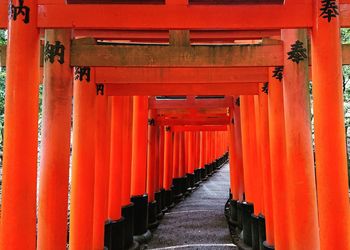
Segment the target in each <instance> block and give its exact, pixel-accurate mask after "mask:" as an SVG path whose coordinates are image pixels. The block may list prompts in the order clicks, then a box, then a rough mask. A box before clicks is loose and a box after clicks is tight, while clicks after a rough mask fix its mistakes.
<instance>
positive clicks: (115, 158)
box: [108, 96, 124, 221]
mask: <svg viewBox="0 0 350 250" xmlns="http://www.w3.org/2000/svg"><path fill="white" fill-rule="evenodd" d="M111 98H112V111H111V113H112V114H111V115H112V117H111V153H110V169H109V171H110V174H109V192H108V195H109V199H108V218H109V219H110V220H112V221H117V220H120V219H121V212H122V210H121V195H122V193H121V190H122V188H121V187H122V185H121V183H122V164H121V163H122V134H123V130H122V128H123V125H122V122H121V121H122V118H123V112H124V106H123V104H124V102H123V97H120V96H113V97H111Z"/></svg>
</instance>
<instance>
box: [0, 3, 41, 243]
mask: <svg viewBox="0 0 350 250" xmlns="http://www.w3.org/2000/svg"><path fill="white" fill-rule="evenodd" d="M12 3H13V4H14V5H15V6H18V5H19V1H12ZM37 4H38V3H37V1H36V0H34V1H30V2H29V1H28V2H26V6H27V7H28V8H30V9H31V11H30V13H29V12H26V14H28V18H29V20H28V23H24V21H23V20H24V16H22V15H20V16H19V17H18V18H17V20H13V18H10V20H9V33H8V35H9V45H8V47H7V62H6V65H7V75H6V78H7V79H6V97H5V107H6V108H5V127H4V128H5V129H4V151H3V152H4V154H3V169H2V175H3V176H2V205H1V240H0V246H1V247H0V248H1V249H16V248H18V249H35V247H36V177H37V151H38V148H37V145H38V103H39V102H38V93H39V92H38V87H39V53H40V50H39V30H38V29H37ZM24 38H25V39H24ZM18 232H21V237H20V238H19V236H18Z"/></svg>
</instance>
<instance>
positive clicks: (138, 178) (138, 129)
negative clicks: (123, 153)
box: [131, 96, 148, 196]
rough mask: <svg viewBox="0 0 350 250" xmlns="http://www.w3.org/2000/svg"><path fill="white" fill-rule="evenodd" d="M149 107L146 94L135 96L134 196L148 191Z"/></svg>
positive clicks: (132, 183) (132, 187)
mask: <svg viewBox="0 0 350 250" xmlns="http://www.w3.org/2000/svg"><path fill="white" fill-rule="evenodd" d="M147 107H148V104H147V97H146V96H135V97H134V107H133V108H134V111H133V117H134V118H133V130H132V133H133V135H132V140H133V142H132V172H131V194H132V195H133V196H139V195H144V194H145V193H146V172H147V168H146V162H147V153H146V152H147V121H148V108H147Z"/></svg>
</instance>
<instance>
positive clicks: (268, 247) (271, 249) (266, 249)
mask: <svg viewBox="0 0 350 250" xmlns="http://www.w3.org/2000/svg"><path fill="white" fill-rule="evenodd" d="M263 249H264V250H274V249H275V246H271V245H269V244H267V242H266V241H264V248H263Z"/></svg>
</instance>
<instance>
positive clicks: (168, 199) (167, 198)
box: [165, 189, 175, 210]
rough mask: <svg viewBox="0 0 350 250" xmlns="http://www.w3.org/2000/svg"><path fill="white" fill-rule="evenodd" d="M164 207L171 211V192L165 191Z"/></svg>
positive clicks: (172, 197)
mask: <svg viewBox="0 0 350 250" xmlns="http://www.w3.org/2000/svg"><path fill="white" fill-rule="evenodd" d="M165 206H166V207H167V208H168V210H169V209H172V208H173V207H174V206H175V204H174V196H173V190H171V189H170V190H165Z"/></svg>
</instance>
